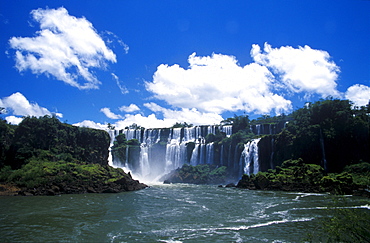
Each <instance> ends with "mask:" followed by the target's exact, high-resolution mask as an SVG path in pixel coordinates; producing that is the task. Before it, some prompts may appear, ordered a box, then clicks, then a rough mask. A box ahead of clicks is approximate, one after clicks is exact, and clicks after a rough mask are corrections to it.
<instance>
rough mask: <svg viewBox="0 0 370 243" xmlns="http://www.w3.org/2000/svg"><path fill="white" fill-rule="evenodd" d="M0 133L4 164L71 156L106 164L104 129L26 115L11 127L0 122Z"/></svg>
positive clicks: (19, 165)
mask: <svg viewBox="0 0 370 243" xmlns="http://www.w3.org/2000/svg"><path fill="white" fill-rule="evenodd" d="M2 134H5V135H2ZM0 136H3V137H5V139H4V140H3V141H5V142H2V143H1V148H2V149H3V150H4V149H5V156H4V155H3V156H2V157H5V159H4V158H3V160H4V162H3V163H4V164H5V165H10V166H11V167H12V168H13V169H19V168H21V167H22V165H23V164H26V163H28V161H29V160H30V158H32V157H34V158H38V157H45V156H47V159H48V160H51V161H57V160H58V159H69V160H73V158H74V159H76V160H78V161H83V162H86V163H99V164H102V165H105V164H107V163H108V148H109V143H110V138H109V134H108V133H107V132H105V131H102V130H97V129H91V128H85V127H75V126H71V125H68V124H64V123H61V122H60V121H59V120H58V119H57V118H56V117H49V116H44V117H39V118H36V117H25V118H24V119H23V121H22V122H21V123H20V124H19V125H18V126H14V128H12V127H9V125H7V124H6V125H5V126H4V124H2V125H1V126H0ZM46 151H47V152H46ZM2 154H4V152H2Z"/></svg>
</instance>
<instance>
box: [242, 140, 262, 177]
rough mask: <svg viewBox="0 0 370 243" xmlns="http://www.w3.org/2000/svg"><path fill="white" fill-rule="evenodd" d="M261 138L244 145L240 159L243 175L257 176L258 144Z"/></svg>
mask: <svg viewBox="0 0 370 243" xmlns="http://www.w3.org/2000/svg"><path fill="white" fill-rule="evenodd" d="M260 140H261V138H257V139H253V140H251V141H250V142H248V143H247V144H245V145H244V150H243V152H242V155H241V157H240V164H241V165H243V164H244V174H247V175H250V174H251V173H253V174H257V172H258V171H259V161H258V143H259V141H260Z"/></svg>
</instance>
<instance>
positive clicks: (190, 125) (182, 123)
mask: <svg viewBox="0 0 370 243" xmlns="http://www.w3.org/2000/svg"><path fill="white" fill-rule="evenodd" d="M192 126H193V124H188V123H186V122H176V123H175V124H174V125H173V126H172V128H182V127H192Z"/></svg>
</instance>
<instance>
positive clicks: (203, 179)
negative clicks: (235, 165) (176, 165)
mask: <svg viewBox="0 0 370 243" xmlns="http://www.w3.org/2000/svg"><path fill="white" fill-rule="evenodd" d="M165 177H166V179H165V182H167V183H193V184H219V183H224V182H225V180H226V178H227V168H226V166H221V167H217V166H212V165H206V164H203V165H197V166H192V165H189V164H184V165H183V166H182V168H180V169H177V170H175V171H173V172H172V173H170V174H169V175H167V176H165Z"/></svg>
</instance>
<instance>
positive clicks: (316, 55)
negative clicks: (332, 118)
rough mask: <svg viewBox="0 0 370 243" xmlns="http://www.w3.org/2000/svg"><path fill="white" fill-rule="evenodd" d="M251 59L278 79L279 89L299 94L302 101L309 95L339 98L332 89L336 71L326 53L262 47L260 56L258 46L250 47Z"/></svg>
mask: <svg viewBox="0 0 370 243" xmlns="http://www.w3.org/2000/svg"><path fill="white" fill-rule="evenodd" d="M251 56H252V57H253V59H254V61H255V62H256V63H258V64H261V65H263V66H266V67H268V68H271V69H272V71H273V72H274V73H275V74H276V75H277V76H279V77H280V78H281V82H282V83H281V85H280V87H283V88H288V90H289V91H290V92H293V93H300V92H303V93H305V96H306V97H309V96H310V95H312V94H319V95H320V96H321V97H323V98H326V97H327V96H333V97H336V98H339V97H340V93H339V91H338V90H337V88H336V87H337V83H336V80H337V78H338V73H339V67H338V66H337V65H336V64H335V63H334V62H333V61H331V60H330V55H329V53H327V52H326V51H322V50H314V49H312V48H311V47H309V46H304V47H298V48H293V47H291V46H283V47H280V48H272V47H271V45H269V44H267V43H265V46H264V50H263V52H262V51H261V48H260V47H259V46H258V45H253V46H252V50H251Z"/></svg>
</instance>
